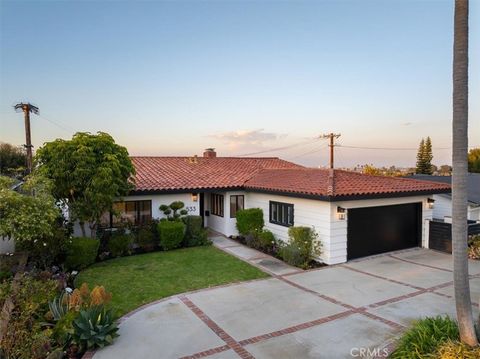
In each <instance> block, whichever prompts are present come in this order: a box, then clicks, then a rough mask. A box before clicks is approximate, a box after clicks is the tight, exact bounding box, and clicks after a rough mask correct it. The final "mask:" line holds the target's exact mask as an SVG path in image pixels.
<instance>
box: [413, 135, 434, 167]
mask: <svg viewBox="0 0 480 359" xmlns="http://www.w3.org/2000/svg"><path fill="white" fill-rule="evenodd" d="M432 159H433V153H432V141H431V139H430V137H427V138H426V139H423V138H422V140H421V141H420V145H419V146H418V152H417V166H416V169H415V173H417V174H425V175H431V174H432V173H433V166H432Z"/></svg>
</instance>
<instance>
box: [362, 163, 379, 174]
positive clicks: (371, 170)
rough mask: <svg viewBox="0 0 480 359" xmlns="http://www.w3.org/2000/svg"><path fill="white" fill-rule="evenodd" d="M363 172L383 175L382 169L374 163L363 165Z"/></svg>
mask: <svg viewBox="0 0 480 359" xmlns="http://www.w3.org/2000/svg"><path fill="white" fill-rule="evenodd" d="M362 173H364V174H366V175H372V176H381V175H382V170H381V169H379V168H377V167H375V166H374V165H368V164H367V165H365V166H363V169H362Z"/></svg>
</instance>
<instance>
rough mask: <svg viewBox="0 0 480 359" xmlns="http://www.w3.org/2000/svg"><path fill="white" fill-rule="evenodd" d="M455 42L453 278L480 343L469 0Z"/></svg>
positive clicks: (460, 316)
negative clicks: (472, 254)
mask: <svg viewBox="0 0 480 359" xmlns="http://www.w3.org/2000/svg"><path fill="white" fill-rule="evenodd" d="M454 22H455V25H454V45H453V127H452V129H453V134H452V138H453V146H452V147H453V149H452V163H453V174H452V240H453V281H454V287H455V304H456V309H457V320H458V326H459V329H460V338H461V340H462V342H464V343H466V344H469V345H476V344H478V341H477V337H476V335H475V328H474V324H473V314H472V303H471V298H470V285H469V278H468V259H467V237H468V227H467V173H468V164H467V155H468V153H467V152H468V0H455V20H454Z"/></svg>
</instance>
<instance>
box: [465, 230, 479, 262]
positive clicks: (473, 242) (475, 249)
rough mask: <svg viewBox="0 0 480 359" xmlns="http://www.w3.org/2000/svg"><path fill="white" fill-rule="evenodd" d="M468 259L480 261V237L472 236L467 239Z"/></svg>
mask: <svg viewBox="0 0 480 359" xmlns="http://www.w3.org/2000/svg"><path fill="white" fill-rule="evenodd" d="M468 258H470V259H480V235H478V234H477V235H473V236H471V237H470V238H469V239H468Z"/></svg>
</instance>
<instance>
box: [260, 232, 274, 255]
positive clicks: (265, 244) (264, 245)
mask: <svg viewBox="0 0 480 359" xmlns="http://www.w3.org/2000/svg"><path fill="white" fill-rule="evenodd" d="M276 244H277V241H276V240H275V236H274V235H273V233H272V232H271V231H269V230H268V229H264V230H262V231H261V232H260V233H259V234H258V249H260V250H262V251H264V252H267V253H273V252H274V251H275V247H276Z"/></svg>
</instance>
